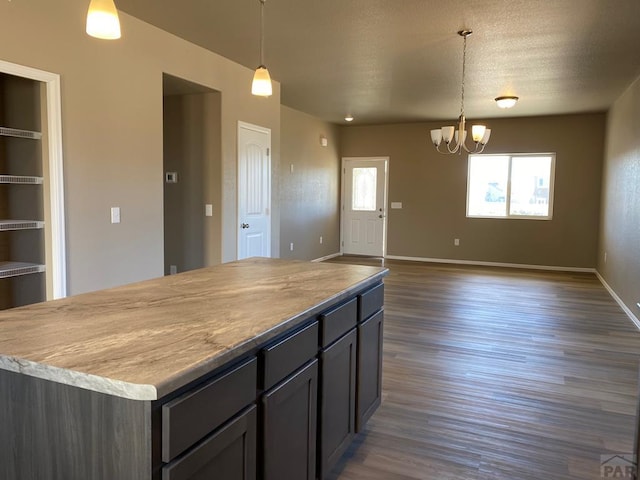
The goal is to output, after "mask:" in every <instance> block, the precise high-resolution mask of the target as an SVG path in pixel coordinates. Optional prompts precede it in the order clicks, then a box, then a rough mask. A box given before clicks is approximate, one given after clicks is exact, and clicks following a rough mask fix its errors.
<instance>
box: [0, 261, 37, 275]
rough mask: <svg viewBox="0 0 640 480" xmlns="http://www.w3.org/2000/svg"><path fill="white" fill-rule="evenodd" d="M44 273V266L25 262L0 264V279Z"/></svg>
mask: <svg viewBox="0 0 640 480" xmlns="http://www.w3.org/2000/svg"><path fill="white" fill-rule="evenodd" d="M41 272H44V265H39V264H37V263H25V262H0V278H9V277H17V276H20V275H29V274H32V273H41Z"/></svg>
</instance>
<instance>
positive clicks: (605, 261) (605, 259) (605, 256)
mask: <svg viewBox="0 0 640 480" xmlns="http://www.w3.org/2000/svg"><path fill="white" fill-rule="evenodd" d="M604 263H607V252H604Z"/></svg>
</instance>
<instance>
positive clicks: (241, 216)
mask: <svg viewBox="0 0 640 480" xmlns="http://www.w3.org/2000/svg"><path fill="white" fill-rule="evenodd" d="M270 150H271V130H269V129H268V128H263V127H258V126H256V125H251V124H249V123H244V122H238V259H242V258H247V257H270V256H271V188H270V186H271V157H270Z"/></svg>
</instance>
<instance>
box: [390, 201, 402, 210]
mask: <svg viewBox="0 0 640 480" xmlns="http://www.w3.org/2000/svg"><path fill="white" fill-rule="evenodd" d="M391 208H393V209H399V208H402V202H391Z"/></svg>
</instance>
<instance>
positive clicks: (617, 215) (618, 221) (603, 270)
mask: <svg viewBox="0 0 640 480" xmlns="http://www.w3.org/2000/svg"><path fill="white" fill-rule="evenodd" d="M606 138H607V142H606V145H607V148H606V154H605V162H604V173H603V177H602V220H601V222H600V245H599V249H598V272H600V274H601V275H602V276H603V278H604V279H605V280H606V282H607V283H608V284H609V285H610V286H611V288H613V290H614V291H615V292H616V293H617V295H618V296H619V297H620V298H621V299H622V301H623V302H624V303H625V305H626V306H627V307H628V308H629V310H630V311H631V312H632V313H633V314H634V315H635V316H636V318H640V308H639V307H638V305H636V303H637V302H640V77H639V78H638V79H637V80H636V81H635V83H634V84H633V85H631V87H629V89H628V90H627V91H626V92H625V93H624V94H623V95H622V96H621V97H620V98H619V99H618V100H617V101H616V103H615V104H614V105H613V107H612V108H611V109H610V111H609V115H608V117H607V136H606ZM605 253H606V255H607V258H606V261H605Z"/></svg>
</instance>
